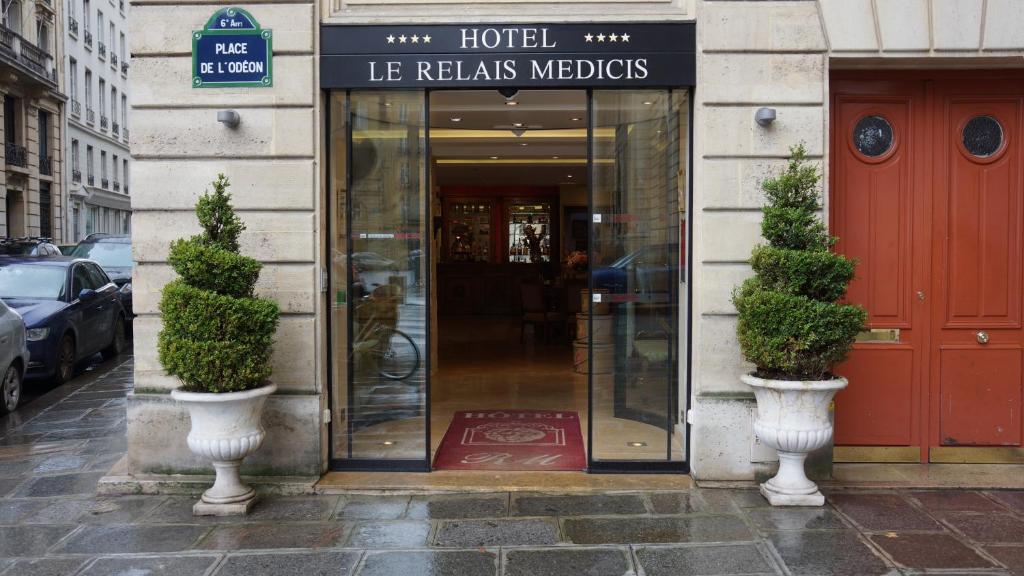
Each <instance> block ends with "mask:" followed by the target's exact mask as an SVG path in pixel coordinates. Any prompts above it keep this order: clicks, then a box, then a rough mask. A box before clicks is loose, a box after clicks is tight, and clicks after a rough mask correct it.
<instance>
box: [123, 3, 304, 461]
mask: <svg viewBox="0 0 1024 576" xmlns="http://www.w3.org/2000/svg"><path fill="white" fill-rule="evenodd" d="M222 7H223V5H221V4H208V3H205V2H182V3H179V4H175V5H168V4H167V3H164V2H160V1H159V0H157V1H150V0H140V1H136V2H134V3H133V5H132V19H131V26H132V31H131V32H132V33H131V42H132V46H131V52H132V74H133V75H134V77H133V91H132V95H131V106H132V121H133V127H132V152H133V155H134V158H135V163H134V165H133V167H132V169H133V173H132V181H133V182H132V193H133V194H132V196H133V208H134V215H133V228H134V230H135V237H134V244H133V252H134V256H135V260H136V261H137V262H138V266H137V268H136V271H135V277H134V279H133V287H134V306H135V311H136V313H137V314H139V317H138V318H136V320H135V355H136V360H135V391H134V393H133V394H132V395H131V396H130V397H129V400H128V417H129V418H128V444H129V451H128V455H129V460H128V467H129V472H131V473H133V474H180V473H184V474H188V473H205V472H207V471H208V467H207V465H206V464H205V463H203V462H200V461H198V460H197V459H195V458H194V457H193V456H192V454H191V452H189V450H188V447H187V446H186V444H185V436H186V434H187V432H188V427H189V420H188V415H187V413H185V412H184V411H183V410H182V409H181V408H180V407H178V406H177V405H176V404H175V403H174V402H172V401H171V400H170V397H169V395H168V393H169V391H170V390H171V389H172V388H174V387H176V386H178V385H179V383H178V382H177V381H176V380H175V379H173V378H170V377H168V376H167V375H166V374H164V372H163V370H162V369H161V367H160V364H159V361H158V358H157V351H156V340H157V334H158V333H159V331H160V326H161V322H160V316H159V310H158V305H159V302H160V290H161V288H162V287H163V286H164V284H166V283H167V282H168V281H170V280H171V279H172V278H173V277H174V271H173V270H172V269H171V268H170V267H169V266H168V264H167V251H168V248H169V244H170V242H171V241H172V240H174V239H176V238H180V237H184V236H188V235H191V234H194V233H196V232H197V231H198V222H197V221H196V218H195V215H194V213H193V207H194V204H195V201H196V199H197V198H198V196H199V195H200V194H202V193H203V192H204V191H205V190H207V189H208V188H209V186H210V182H211V181H212V180H214V179H215V178H216V177H217V174H218V173H221V172H222V173H224V174H225V175H227V176H228V178H229V179H230V180H231V183H232V186H231V188H230V190H229V191H230V192H231V193H232V195H233V201H234V205H235V208H236V210H237V211H238V214H239V216H240V217H241V218H242V220H243V221H244V222H245V224H246V227H247V229H246V231H245V232H244V233H243V234H242V238H241V250H242V253H244V254H246V255H249V256H253V257H255V258H257V259H259V260H261V261H262V262H263V263H264V268H263V272H262V274H261V276H260V281H259V284H258V285H257V293H258V294H259V295H260V296H264V297H268V298H272V299H274V300H276V301H277V302H278V303H279V304H280V306H281V311H282V316H281V323H280V327H279V328H278V332H277V336H276V342H275V346H274V353H273V365H274V374H273V377H272V380H273V381H274V382H275V383H276V384H277V385H278V392H277V394H276V395H274V396H273V397H271V398H270V400H269V401H268V403H267V412H266V416H265V418H264V423H265V425H266V426H267V428H268V432H269V434H268V439H267V442H266V444H265V445H264V447H263V448H262V449H261V450H260V451H259V452H258V453H257V454H256V455H254V456H253V457H251V458H250V459H248V460H247V461H246V465H245V467H244V468H243V473H250V474H261V475H270V476H310V475H316V474H319V473H320V471H321V469H322V461H321V456H320V454H321V445H322V440H321V436H322V433H323V426H322V425H321V410H322V404H323V399H322V397H321V393H322V392H323V387H324V384H323V382H322V381H321V378H320V376H319V371H318V369H317V365H318V362H319V361H320V360H319V357H320V353H319V352H318V350H319V348H318V347H319V346H320V337H319V334H320V329H319V326H320V323H319V322H318V321H317V311H318V310H319V309H320V307H321V297H320V291H319V278H318V273H317V270H318V267H319V261H320V256H319V253H320V251H319V249H318V246H319V245H320V240H319V229H320V228H319V225H318V222H319V213H320V208H319V205H320V202H319V195H318V193H317V190H318V188H317V187H318V186H319V181H320V179H319V171H318V168H317V164H318V163H317V158H318V154H319V147H318V146H317V142H318V138H319V134H320V127H319V95H318V91H317V81H316V64H315V63H316V59H315V57H314V51H315V47H316V42H317V37H318V36H317V25H318V24H317V19H316V17H315V5H314V4H313V3H312V2H306V1H296V2H288V1H281V2H271V3H261V4H256V5H246V4H242V5H239V7H241V8H243V9H245V10H248V11H249V12H250V13H251V14H252V15H253V17H255V18H256V19H257V20H258V21H259V23H260V25H261V26H262V27H263V28H269V29H271V30H273V33H274V85H273V87H271V88H204V89H193V88H192V87H191V79H192V73H191V66H192V59H191V40H190V37H191V33H192V31H193V30H200V29H202V27H203V26H204V25H205V23H206V21H207V20H208V19H209V18H210V16H211V15H212V14H213V13H214V12H215V11H217V10H219V9H220V8H222ZM224 109H233V110H236V111H237V112H238V113H239V115H240V117H241V123H240V125H239V126H238V127H237V128H236V129H231V128H228V127H227V126H225V125H223V124H220V123H218V122H217V119H216V116H217V111H218V110H224Z"/></svg>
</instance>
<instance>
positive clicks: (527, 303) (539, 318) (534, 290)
mask: <svg viewBox="0 0 1024 576" xmlns="http://www.w3.org/2000/svg"><path fill="white" fill-rule="evenodd" d="M519 302H520V304H521V306H522V311H523V317H522V320H521V321H520V323H519V342H524V341H525V340H524V339H525V336H524V334H525V328H526V325H527V324H530V325H532V326H533V333H534V334H537V330H538V328H539V329H540V330H541V338H542V339H543V340H544V341H547V332H548V314H547V306H546V305H545V302H544V286H542V285H540V284H531V283H528V282H523V283H522V284H520V285H519Z"/></svg>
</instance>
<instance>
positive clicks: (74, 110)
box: [71, 100, 82, 116]
mask: <svg viewBox="0 0 1024 576" xmlns="http://www.w3.org/2000/svg"><path fill="white" fill-rule="evenodd" d="M71 115H72V116H81V115H82V103H81V102H79V101H78V100H72V101H71Z"/></svg>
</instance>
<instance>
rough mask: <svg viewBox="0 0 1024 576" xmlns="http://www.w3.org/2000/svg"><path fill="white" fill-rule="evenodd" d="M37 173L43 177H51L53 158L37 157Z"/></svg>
mask: <svg viewBox="0 0 1024 576" xmlns="http://www.w3.org/2000/svg"><path fill="white" fill-rule="evenodd" d="M39 173H40V174H42V175H43V176H53V158H51V157H49V156H40V157H39Z"/></svg>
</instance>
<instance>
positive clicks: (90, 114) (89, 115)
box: [85, 108, 96, 124]
mask: <svg viewBox="0 0 1024 576" xmlns="http://www.w3.org/2000/svg"><path fill="white" fill-rule="evenodd" d="M85 121H86V122H87V123H89V124H95V123H96V111H95V110H93V109H92V108H86V109H85Z"/></svg>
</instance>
